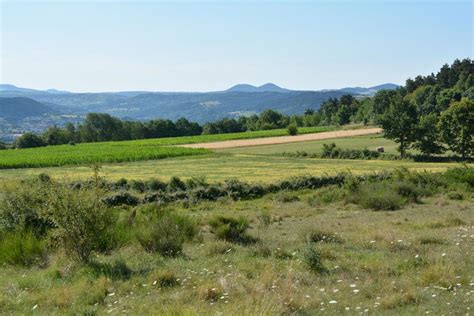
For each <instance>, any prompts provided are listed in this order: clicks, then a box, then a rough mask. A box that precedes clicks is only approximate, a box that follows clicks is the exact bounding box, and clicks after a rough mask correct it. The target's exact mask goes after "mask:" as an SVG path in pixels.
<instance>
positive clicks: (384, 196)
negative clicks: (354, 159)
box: [348, 182, 407, 211]
mask: <svg viewBox="0 0 474 316" xmlns="http://www.w3.org/2000/svg"><path fill="white" fill-rule="evenodd" d="M348 201H349V202H354V203H356V204H359V205H361V206H362V207H364V208H368V209H372V210H374V211H395V210H398V209H400V208H401V207H402V206H403V205H405V204H406V202H407V200H406V198H404V197H403V196H401V195H400V194H398V193H397V192H396V191H395V190H394V189H393V187H392V186H391V185H390V184H389V183H387V182H380V183H371V182H368V183H363V184H361V185H360V186H359V188H358V189H357V191H356V192H355V193H354V194H352V195H350V196H349V197H348Z"/></svg>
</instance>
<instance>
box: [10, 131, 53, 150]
mask: <svg viewBox="0 0 474 316" xmlns="http://www.w3.org/2000/svg"><path fill="white" fill-rule="evenodd" d="M15 146H16V147H17V148H33V147H42V146H46V143H45V141H44V140H43V139H42V138H41V137H39V136H38V135H35V134H33V133H25V134H23V135H21V136H20V137H18V138H17V139H16V140H15Z"/></svg>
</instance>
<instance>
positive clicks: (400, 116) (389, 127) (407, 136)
mask: <svg viewBox="0 0 474 316" xmlns="http://www.w3.org/2000/svg"><path fill="white" fill-rule="evenodd" d="M380 121H381V124H382V128H383V131H384V135H385V137H386V138H388V139H392V140H394V141H395V142H397V143H398V144H399V147H398V149H399V151H400V155H401V156H402V157H405V154H406V150H407V149H408V148H409V147H410V145H411V144H412V143H413V141H414V140H415V139H416V127H417V124H418V115H417V112H416V107H415V106H414V105H413V104H412V103H411V102H410V101H408V100H405V99H403V98H402V96H401V95H398V94H397V95H396V96H394V97H393V98H392V100H391V102H390V106H389V108H388V110H387V111H386V112H385V114H384V115H383V116H382V117H381V120H380Z"/></svg>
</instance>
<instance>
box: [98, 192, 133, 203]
mask: <svg viewBox="0 0 474 316" xmlns="http://www.w3.org/2000/svg"><path fill="white" fill-rule="evenodd" d="M102 202H103V203H104V204H105V205H107V206H118V205H132V206H135V205H138V203H139V202H140V200H139V199H138V198H137V197H136V196H133V195H131V194H130V193H128V192H119V193H117V194H114V195H112V196H108V197H105V198H103V199H102Z"/></svg>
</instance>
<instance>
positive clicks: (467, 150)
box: [0, 58, 474, 158]
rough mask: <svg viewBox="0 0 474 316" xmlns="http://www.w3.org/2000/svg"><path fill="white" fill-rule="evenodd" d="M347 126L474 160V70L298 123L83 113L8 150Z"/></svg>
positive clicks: (324, 110)
mask: <svg viewBox="0 0 474 316" xmlns="http://www.w3.org/2000/svg"><path fill="white" fill-rule="evenodd" d="M349 123H359V124H365V125H368V124H371V125H380V126H382V128H383V130H384V134H385V137H387V138H389V139H392V140H394V141H395V142H397V143H398V144H399V151H400V154H401V156H402V157H405V156H406V152H407V150H408V149H411V148H413V149H417V150H419V151H420V152H421V153H422V154H423V155H426V156H432V155H435V154H441V153H443V152H445V151H446V150H451V151H452V152H454V153H457V154H459V155H461V156H462V157H463V158H467V157H470V156H471V155H472V154H473V152H474V140H473V135H474V63H473V61H472V60H471V59H469V58H466V59H463V60H458V59H456V60H455V61H454V62H453V64H452V65H448V64H446V65H444V66H443V67H442V68H441V69H440V70H439V72H438V73H437V74H436V75H435V74H433V73H432V74H430V75H428V76H417V77H415V78H414V79H411V78H410V79H407V80H406V82H405V85H404V86H401V87H399V88H398V89H396V90H381V91H378V92H377V93H376V94H375V95H374V96H373V97H363V98H360V97H355V96H353V95H350V94H347V95H343V96H341V97H340V98H339V99H335V98H331V99H329V100H327V101H325V102H323V104H322V105H321V107H320V108H319V109H318V110H314V109H306V110H305V112H304V113H303V114H302V115H291V116H288V115H284V114H281V113H278V112H276V111H273V110H266V111H263V112H262V113H260V114H259V115H257V114H254V115H251V116H241V117H239V118H223V119H221V120H218V121H214V122H209V123H206V124H204V125H200V124H198V123H196V122H191V121H189V120H187V119H185V118H180V119H178V120H177V121H175V122H173V121H171V120H164V119H157V120H151V121H147V122H140V121H125V120H120V119H118V118H115V117H112V116H110V115H109V114H104V113H89V114H87V116H86V118H85V120H84V121H83V122H82V123H80V124H77V125H74V124H71V123H69V124H67V125H66V126H65V127H64V128H59V127H56V126H53V127H50V128H48V129H47V130H46V131H45V132H43V133H42V134H39V135H36V134H31V133H26V134H24V135H23V136H21V137H19V138H18V139H17V141H16V143H15V144H14V145H15V146H16V147H17V148H26V147H37V146H46V145H60V144H67V143H70V144H74V143H81V142H101V141H120V140H134V139H146V138H160V137H176V136H192V135H200V134H222V133H236V132H245V131H257V130H268V129H276V128H287V127H288V126H291V127H294V126H296V127H302V126H318V125H344V124H349ZM0 148H1V146H0Z"/></svg>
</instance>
